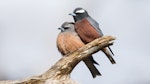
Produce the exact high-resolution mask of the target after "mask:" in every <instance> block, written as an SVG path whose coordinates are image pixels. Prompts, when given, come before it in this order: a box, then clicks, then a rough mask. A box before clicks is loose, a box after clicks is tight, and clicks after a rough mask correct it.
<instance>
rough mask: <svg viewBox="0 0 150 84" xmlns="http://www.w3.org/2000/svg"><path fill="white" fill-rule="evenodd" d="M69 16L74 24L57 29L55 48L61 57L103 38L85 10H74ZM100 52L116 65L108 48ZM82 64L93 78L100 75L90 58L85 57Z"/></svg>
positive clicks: (67, 24)
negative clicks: (58, 31)
mask: <svg viewBox="0 0 150 84" xmlns="http://www.w3.org/2000/svg"><path fill="white" fill-rule="evenodd" d="M69 15H72V16H73V18H74V21H75V23H73V22H65V23H63V24H62V26H61V28H59V29H60V30H61V32H60V33H59V35H58V37H57V47H58V50H59V51H60V52H61V54H62V55H66V54H69V53H71V52H74V51H76V50H78V49H79V48H81V47H82V46H84V45H85V44H87V43H89V42H91V41H93V40H95V39H97V38H99V37H102V36H103V33H102V31H101V30H100V28H99V24H98V23H97V22H96V21H95V20H94V19H93V18H92V17H90V16H89V14H88V13H87V11H86V10H85V9H83V8H76V9H75V10H74V11H73V13H70V14H69ZM108 49H109V50H108ZM102 51H103V52H104V53H105V55H106V56H107V57H108V59H109V60H110V62H111V63H112V64H115V63H116V62H115V60H114V59H113V58H112V55H114V54H113V52H112V50H111V49H110V47H108V48H107V47H105V48H103V49H102ZM83 62H84V63H85V64H86V66H87V67H88V68H89V70H90V72H91V74H92V76H93V78H95V77H96V76H97V75H101V73H100V72H99V71H98V70H97V68H96V67H95V66H94V64H97V65H98V63H97V62H96V61H95V60H94V59H93V57H92V56H89V57H87V58H86V59H84V60H83Z"/></svg>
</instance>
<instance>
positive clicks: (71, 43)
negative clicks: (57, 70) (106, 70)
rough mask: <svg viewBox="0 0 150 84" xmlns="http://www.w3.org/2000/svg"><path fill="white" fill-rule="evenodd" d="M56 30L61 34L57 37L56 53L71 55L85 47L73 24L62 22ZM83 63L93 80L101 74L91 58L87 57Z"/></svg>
mask: <svg viewBox="0 0 150 84" xmlns="http://www.w3.org/2000/svg"><path fill="white" fill-rule="evenodd" d="M58 29H59V30H61V32H60V33H59V34H58V36H57V40H56V44H57V48H58V51H59V52H60V53H61V54H62V55H63V56H65V55H67V54H69V53H72V52H74V51H76V50H78V49H79V48H81V47H82V46H84V45H85V44H84V43H83V42H82V40H81V39H80V37H79V36H78V34H77V33H76V31H75V28H74V23H73V22H64V23H63V24H62V25H61V27H60V28H58ZM83 62H84V63H85V65H86V66H87V67H88V69H89V70H90V72H91V74H92V77H93V78H95V77H96V76H101V73H100V72H99V71H98V69H97V68H96V67H95V65H94V64H97V65H99V64H98V63H97V62H96V61H95V60H94V59H93V57H92V56H88V57H87V58H85V59H83Z"/></svg>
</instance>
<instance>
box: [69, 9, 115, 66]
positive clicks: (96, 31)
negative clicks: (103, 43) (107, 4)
mask: <svg viewBox="0 0 150 84" xmlns="http://www.w3.org/2000/svg"><path fill="white" fill-rule="evenodd" d="M69 15H72V16H73V19H74V21H75V24H74V25H75V31H76V32H77V33H78V35H79V37H80V38H81V40H82V41H83V42H84V43H85V44H87V43H89V42H91V41H93V40H95V39H97V38H100V37H102V36H103V33H102V31H101V29H100V28H99V24H98V22H97V21H96V20H94V19H93V18H92V17H91V16H90V15H89V14H88V12H87V11H86V10H85V9H83V8H81V7H78V8H76V9H74V11H73V13H70V14H69ZM101 50H102V51H103V52H104V54H105V55H106V56H107V58H108V59H109V60H110V62H111V63H112V64H116V62H115V60H114V59H113V57H112V55H114V53H113V52H112V50H111V48H110V47H109V46H108V47H105V48H103V49H101Z"/></svg>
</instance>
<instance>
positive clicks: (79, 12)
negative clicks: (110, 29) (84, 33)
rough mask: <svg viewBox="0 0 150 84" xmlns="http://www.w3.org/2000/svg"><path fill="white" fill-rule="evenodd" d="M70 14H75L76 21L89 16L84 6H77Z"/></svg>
mask: <svg viewBox="0 0 150 84" xmlns="http://www.w3.org/2000/svg"><path fill="white" fill-rule="evenodd" d="M69 15H72V16H73V18H74V20H75V22H76V21H79V20H82V19H84V18H87V17H89V15H88V13H87V11H86V10H85V9H83V8H80V7H79V8H76V9H75V10H74V11H73V13H70V14H69Z"/></svg>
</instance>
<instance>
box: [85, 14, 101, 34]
mask: <svg viewBox="0 0 150 84" xmlns="http://www.w3.org/2000/svg"><path fill="white" fill-rule="evenodd" d="M87 20H88V21H89V22H90V23H91V25H92V26H93V27H94V28H95V29H96V30H97V31H98V32H99V34H100V36H103V33H102V31H101V29H100V28H99V24H98V23H97V22H96V21H95V20H94V19H93V18H91V17H90V16H89V17H87Z"/></svg>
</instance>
